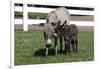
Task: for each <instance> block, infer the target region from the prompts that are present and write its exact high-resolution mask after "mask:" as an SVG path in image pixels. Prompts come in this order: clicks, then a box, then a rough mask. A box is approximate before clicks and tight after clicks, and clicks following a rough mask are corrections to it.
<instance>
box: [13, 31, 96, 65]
mask: <svg viewBox="0 0 100 69" xmlns="http://www.w3.org/2000/svg"><path fill="white" fill-rule="evenodd" d="M78 37H79V38H78V40H79V44H78V50H79V51H78V53H73V52H72V53H71V54H70V55H68V54H61V53H60V54H58V55H57V56H54V55H52V54H50V55H49V56H47V57H45V56H44V53H45V51H44V48H45V46H44V40H43V32H42V31H28V32H23V31H16V32H15V65H24V64H25V65H26V64H44V63H63V62H78V61H92V60H94V32H79V36H78ZM52 47H54V46H52ZM58 48H59V46H58Z"/></svg>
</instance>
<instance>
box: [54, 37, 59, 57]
mask: <svg viewBox="0 0 100 69" xmlns="http://www.w3.org/2000/svg"><path fill="white" fill-rule="evenodd" d="M54 46H55V55H57V54H58V52H57V38H55V43H54Z"/></svg>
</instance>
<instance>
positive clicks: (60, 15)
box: [46, 7, 70, 54]
mask: <svg viewBox="0 0 100 69" xmlns="http://www.w3.org/2000/svg"><path fill="white" fill-rule="evenodd" d="M65 21H67V22H65ZM64 22H65V24H64ZM69 23H70V14H69V12H68V10H67V9H66V8H65V7H60V8H57V9H56V10H54V11H51V12H50V13H48V16H47V20H46V24H51V25H52V26H53V27H54V30H55V32H57V30H56V29H57V28H58V27H59V26H63V25H67V24H69ZM54 35H55V36H56V37H55V47H57V46H56V45H57V40H58V38H59V40H60V51H61V52H62V36H60V34H58V33H55V34H54ZM56 54H57V52H56Z"/></svg>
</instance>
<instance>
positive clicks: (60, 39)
mask: <svg viewBox="0 0 100 69" xmlns="http://www.w3.org/2000/svg"><path fill="white" fill-rule="evenodd" d="M59 41H60V52H61V53H62V37H60V38H59Z"/></svg>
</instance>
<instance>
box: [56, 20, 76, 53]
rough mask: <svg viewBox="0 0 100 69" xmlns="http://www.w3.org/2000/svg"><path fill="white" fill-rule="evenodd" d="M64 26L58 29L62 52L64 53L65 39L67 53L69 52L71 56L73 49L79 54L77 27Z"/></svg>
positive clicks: (72, 25)
mask: <svg viewBox="0 0 100 69" xmlns="http://www.w3.org/2000/svg"><path fill="white" fill-rule="evenodd" d="M65 22H66V21H65ZM64 24H65V23H64ZM64 24H63V25H62V26H59V27H57V28H56V33H57V35H58V36H59V38H60V51H62V38H64V43H65V53H67V52H69V54H70V50H71V47H72V49H73V51H75V52H77V44H78V29H77V26H76V25H74V24H71V25H64Z"/></svg>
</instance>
